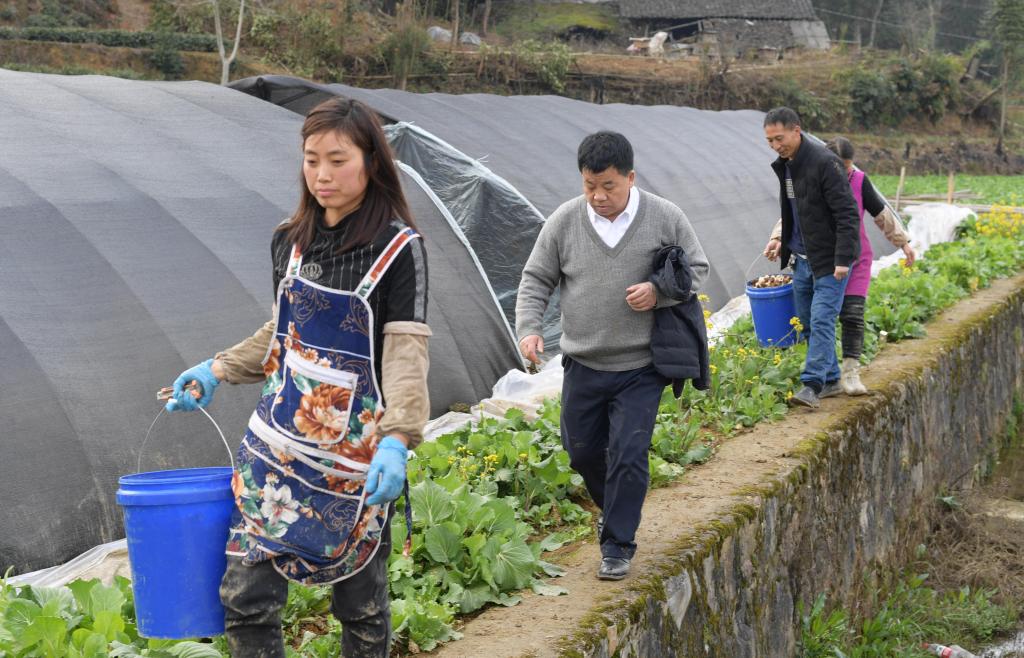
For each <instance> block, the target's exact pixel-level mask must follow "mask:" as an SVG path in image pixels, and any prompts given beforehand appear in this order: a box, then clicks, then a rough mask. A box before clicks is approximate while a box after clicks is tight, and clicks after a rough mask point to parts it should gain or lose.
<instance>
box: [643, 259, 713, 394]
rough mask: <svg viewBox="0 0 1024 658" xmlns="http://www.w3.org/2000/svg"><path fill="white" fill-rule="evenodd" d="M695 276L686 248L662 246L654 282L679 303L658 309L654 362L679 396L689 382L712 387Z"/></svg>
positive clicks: (653, 278)
mask: <svg viewBox="0 0 1024 658" xmlns="http://www.w3.org/2000/svg"><path fill="white" fill-rule="evenodd" d="M692 281H693V273H692V272H691V270H690V265H689V263H687V261H686V252H684V251H683V249H682V247H676V246H671V247H662V248H661V249H660V250H659V251H658V255H657V256H655V257H654V272H653V273H652V274H651V278H650V282H651V283H653V284H654V287H655V288H657V290H658V292H659V293H661V294H662V295H663V296H665V297H668V298H669V299H672V300H674V301H677V302H679V303H678V304H675V305H673V306H664V307H661V308H656V309H655V310H654V327H653V328H652V329H651V361H652V363H653V365H654V369H655V370H657V371H658V373H659V374H660V375H661V376H662V377H666V378H668V379H671V380H672V391H673V392H674V393H675V394H676V397H679V394H680V393H681V392H682V391H683V384H684V383H685V380H687V379H689V380H691V381H692V382H693V387H694V388H696V389H698V390H705V389H707V388H708V387H709V386H710V385H711V375H710V373H709V368H708V364H709V355H708V332H707V326H706V325H705V324H704V309H703V308H701V305H700V301H699V300H698V299H697V295H694V294H692V293H691V292H690V285H691V283H692Z"/></svg>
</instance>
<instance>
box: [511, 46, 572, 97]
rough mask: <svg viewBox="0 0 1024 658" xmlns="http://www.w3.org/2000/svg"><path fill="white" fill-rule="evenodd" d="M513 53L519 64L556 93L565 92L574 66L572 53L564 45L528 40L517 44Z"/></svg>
mask: <svg viewBox="0 0 1024 658" xmlns="http://www.w3.org/2000/svg"><path fill="white" fill-rule="evenodd" d="M512 52H513V54H514V55H515V57H516V59H517V60H518V62H519V64H520V65H522V66H524V67H525V68H526V69H527V70H529V71H531V72H532V73H533V74H534V75H536V76H537V77H538V78H539V79H540V81H541V82H542V83H544V84H545V85H547V86H548V87H550V88H551V90H552V91H554V92H556V93H561V92H563V91H565V78H566V75H568V73H569V67H570V66H571V65H572V51H571V50H570V49H569V46H567V45H565V44H564V43H556V42H551V43H541V42H539V41H535V40H533V39H527V40H525V41H520V42H518V43H516V45H515V46H513V48H512Z"/></svg>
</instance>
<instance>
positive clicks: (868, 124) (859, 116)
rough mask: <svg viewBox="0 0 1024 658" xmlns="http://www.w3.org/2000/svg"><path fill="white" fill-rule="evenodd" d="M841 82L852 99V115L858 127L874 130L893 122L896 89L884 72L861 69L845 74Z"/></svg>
mask: <svg viewBox="0 0 1024 658" xmlns="http://www.w3.org/2000/svg"><path fill="white" fill-rule="evenodd" d="M841 81H842V83H843V87H844V88H845V90H846V93H847V95H848V96H849V97H850V114H851V116H852V118H853V120H854V121H855V122H856V123H857V124H858V125H860V126H861V127H863V128H874V127H876V126H878V125H880V124H881V123H883V122H886V121H890V122H892V121H893V101H894V99H895V96H896V89H895V86H894V85H893V83H892V81H891V80H890V79H889V77H888V76H887V75H886V74H885V73H884V72H882V71H876V70H869V69H867V68H863V67H861V68H857V69H854V70H852V71H849V72H847V73H845V74H843V75H842V76H841Z"/></svg>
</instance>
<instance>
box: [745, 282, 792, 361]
mask: <svg viewBox="0 0 1024 658" xmlns="http://www.w3.org/2000/svg"><path fill="white" fill-rule="evenodd" d="M747 298H748V299H750V315H751V317H752V318H753V320H754V333H755V334H757V342H758V343H760V345H761V347H789V346H790V345H792V344H794V343H795V342H796V330H795V329H794V328H793V326H792V325H791V324H790V323H789V321H790V320H791V319H792V318H793V317H794V316H795V315H796V303H795V301H794V297H793V284H792V283H787V284H785V285H783V286H778V287H775V288H755V287H754V286H752V285H750V284H749V283H748V284H747Z"/></svg>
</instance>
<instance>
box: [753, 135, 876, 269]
mask: <svg viewBox="0 0 1024 658" xmlns="http://www.w3.org/2000/svg"><path fill="white" fill-rule="evenodd" d="M772 169H774V170H775V175H776V176H778V177H779V203H780V205H781V211H782V253H781V255H782V258H781V259H780V260H781V263H782V267H783V268H785V267H786V266H787V265H788V264H789V256H790V253H791V252H790V249H789V239H790V237H791V236H792V235H793V211H792V209H791V208H790V206H789V198H788V197H787V196H786V160H784V159H783V158H777V159H776V160H775V162H773V163H772ZM789 171H790V175H791V176H792V178H793V192H794V194H795V195H796V211H797V214H798V215H799V216H800V231H801V234H802V235H803V239H804V247H805V248H806V249H807V260H808V261H809V262H810V265H811V271H812V272H813V273H814V276H815V278H821V277H823V276H829V275H831V274H832V273H833V272H834V271H835V268H836V267H837V266H843V267H850V266H851V265H853V264H854V263H856V262H857V258H859V257H860V217H859V216H858V213H857V201H856V199H854V198H853V192H852V191H851V190H850V181H849V179H848V178H847V176H846V171H845V169H844V168H843V163H842V162H841V161H840V160H839V158H837V157H836V156H835V155H834V154H833V153H832V152H831V151H829V150H828V149H827V148H825V147H824V146H822V145H821V144H818V143H816V142H813V141H811V140H810V139H808V138H807V137H804V136H801V143H800V148H799V149H797V152H796V155H795V156H793V159H792V160H790V161H789Z"/></svg>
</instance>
